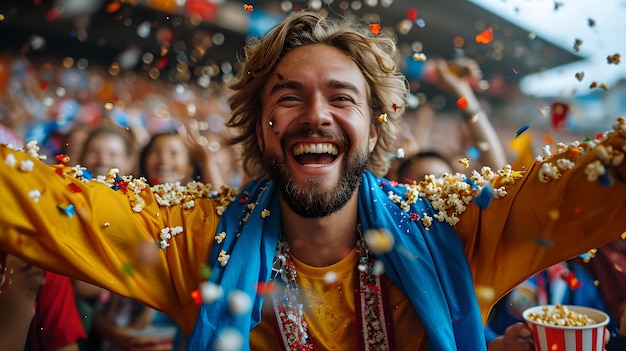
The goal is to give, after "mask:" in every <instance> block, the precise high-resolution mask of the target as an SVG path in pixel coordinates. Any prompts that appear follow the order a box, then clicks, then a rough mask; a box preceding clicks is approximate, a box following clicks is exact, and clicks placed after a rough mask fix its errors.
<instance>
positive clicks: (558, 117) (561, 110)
mask: <svg viewBox="0 0 626 351" xmlns="http://www.w3.org/2000/svg"><path fill="white" fill-rule="evenodd" d="M550 111H551V113H552V115H551V116H550V122H551V124H552V128H555V129H562V128H565V122H566V119H567V113H568V112H569V106H568V105H566V104H564V103H562V102H555V103H553V104H552V107H551V108H550Z"/></svg>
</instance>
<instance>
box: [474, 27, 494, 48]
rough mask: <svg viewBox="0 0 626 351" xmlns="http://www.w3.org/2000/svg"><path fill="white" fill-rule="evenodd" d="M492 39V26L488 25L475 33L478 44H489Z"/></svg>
mask: <svg viewBox="0 0 626 351" xmlns="http://www.w3.org/2000/svg"><path fill="white" fill-rule="evenodd" d="M492 40H493V28H491V27H489V28H487V29H485V30H484V31H482V32H480V33H478V34H477V35H476V42H477V43H478V44H489V43H491V41H492Z"/></svg>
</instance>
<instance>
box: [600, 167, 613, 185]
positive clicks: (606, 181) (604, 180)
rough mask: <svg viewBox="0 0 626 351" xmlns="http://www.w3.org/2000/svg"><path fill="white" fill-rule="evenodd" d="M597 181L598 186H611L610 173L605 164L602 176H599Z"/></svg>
mask: <svg viewBox="0 0 626 351" xmlns="http://www.w3.org/2000/svg"><path fill="white" fill-rule="evenodd" d="M599 180H600V185H602V186H611V185H613V178H612V177H611V172H610V170H609V167H608V166H607V165H606V164H605V165H604V174H602V175H600V177H599Z"/></svg>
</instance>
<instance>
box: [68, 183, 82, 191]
mask: <svg viewBox="0 0 626 351" xmlns="http://www.w3.org/2000/svg"><path fill="white" fill-rule="evenodd" d="M68 187H69V188H70V190H71V191H72V192H74V193H80V192H81V191H82V190H81V189H80V187H79V186H78V185H76V184H74V183H70V184H69V185H68Z"/></svg>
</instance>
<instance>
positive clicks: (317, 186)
mask: <svg viewBox="0 0 626 351" xmlns="http://www.w3.org/2000/svg"><path fill="white" fill-rule="evenodd" d="M263 160H264V163H265V167H266V169H267V170H268V173H269V176H270V178H271V179H272V180H273V181H274V183H275V184H276V185H277V186H278V188H279V191H280V195H281V198H282V199H283V200H284V201H285V202H286V203H287V205H288V206H289V208H291V209H292V210H293V211H294V212H295V213H296V214H298V215H299V216H302V217H307V218H319V217H326V216H328V215H330V214H332V213H334V212H336V211H339V210H340V209H341V208H343V207H344V206H345V205H346V204H347V203H348V201H349V200H350V199H351V198H352V195H353V194H354V191H355V190H356V188H357V187H358V186H359V185H360V183H361V176H362V175H363V172H365V170H366V169H367V166H368V165H369V162H370V153H369V152H368V150H367V149H365V150H357V152H356V154H355V155H354V157H353V158H352V159H351V160H350V159H348V158H347V157H344V164H345V165H346V166H345V168H344V170H343V173H342V174H341V176H340V178H339V180H338V182H337V183H336V184H335V185H334V186H332V187H331V188H328V187H326V185H327V184H326V183H327V182H326V181H325V180H324V179H319V178H313V179H309V180H307V183H306V185H305V186H304V187H299V186H298V185H297V184H296V183H295V182H294V180H293V176H292V174H291V173H290V172H289V169H288V167H287V163H286V162H285V158H284V157H279V156H278V155H276V154H275V153H273V152H270V151H269V150H268V151H267V152H265V154H264V157H263Z"/></svg>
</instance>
